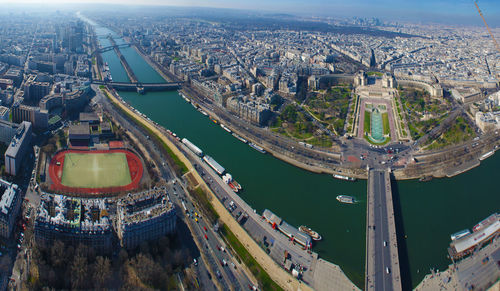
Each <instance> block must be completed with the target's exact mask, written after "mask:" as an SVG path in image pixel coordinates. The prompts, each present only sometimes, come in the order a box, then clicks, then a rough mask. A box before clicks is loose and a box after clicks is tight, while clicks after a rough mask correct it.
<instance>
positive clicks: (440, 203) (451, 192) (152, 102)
mask: <svg viewBox="0 0 500 291" xmlns="http://www.w3.org/2000/svg"><path fill="white" fill-rule="evenodd" d="M96 32H97V34H98V38H99V41H100V43H101V45H102V46H103V47H106V46H108V45H109V40H107V39H106V36H107V35H108V34H109V33H111V34H112V36H113V37H114V38H115V39H116V42H117V44H120V43H124V41H123V40H122V39H121V38H119V37H118V36H117V35H116V34H114V33H113V32H111V31H110V30H108V29H106V28H103V27H96ZM121 52H122V54H123V55H124V57H125V58H126V60H127V61H128V63H129V65H130V66H131V68H132V70H133V71H134V73H135V75H136V76H137V77H138V79H139V81H141V82H143V83H157V82H162V81H163V79H162V78H161V76H160V75H159V74H158V73H157V72H156V71H154V70H153V69H152V68H151V67H150V66H149V64H147V62H146V61H144V60H143V59H142V57H141V56H140V55H139V54H138V53H137V52H136V51H135V50H134V49H133V48H122V49H121ZM103 59H104V61H105V62H107V63H108V64H109V67H110V71H111V73H112V76H113V80H114V81H118V82H120V81H124V82H128V81H129V79H128V77H127V74H126V72H125V70H124V69H123V67H122V66H121V64H120V61H119V59H118V57H117V56H116V54H115V52H114V51H113V50H111V51H108V52H105V53H103ZM120 95H121V96H122V98H123V99H125V100H126V101H127V102H129V103H130V104H131V105H132V106H134V107H135V108H137V109H138V110H139V111H141V112H142V113H144V114H146V115H147V116H148V117H149V118H151V119H152V120H154V121H156V122H158V123H159V124H161V125H162V126H164V127H165V128H168V129H170V130H172V131H174V132H176V133H177V134H178V135H179V136H181V137H186V138H188V139H189V140H191V141H192V142H193V143H194V144H196V145H197V146H198V147H200V148H201V149H202V150H203V151H204V153H206V154H208V155H210V156H212V157H213V158H214V159H215V160H217V161H218V162H219V163H220V164H222V165H223V166H224V167H225V168H226V170H227V171H228V172H230V173H231V174H232V175H233V177H234V178H235V179H236V180H237V181H238V182H239V183H240V184H241V185H242V186H243V188H244V190H243V192H242V193H241V194H240V195H241V197H242V198H243V199H244V200H245V201H246V202H247V203H249V204H250V205H251V206H252V207H253V208H255V209H256V210H257V211H258V212H259V213H262V211H263V210H264V209H266V208H268V209H270V210H271V211H273V212H275V213H276V214H278V215H279V216H281V217H282V218H283V219H284V220H286V221H287V222H289V223H290V224H292V225H295V226H297V227H298V226H299V225H307V226H309V227H311V228H312V229H314V230H316V231H318V232H319V233H320V234H321V235H322V236H323V240H322V241H320V242H318V243H317V244H315V245H314V248H313V250H314V251H315V252H317V253H318V254H319V255H320V256H321V257H322V258H324V259H327V260H329V261H331V262H333V263H335V264H338V265H340V267H341V268H342V270H343V271H344V272H345V273H346V274H347V275H348V277H349V278H350V279H351V280H352V281H353V282H354V283H355V284H356V285H358V286H360V287H363V285H364V267H365V266H364V264H365V224H366V181H357V182H346V181H340V180H336V179H334V178H332V177H331V176H330V175H321V174H314V173H311V172H308V171H305V170H302V169H299V168H296V167H294V166H291V165H289V164H287V163H285V162H282V161H280V160H278V159H276V158H274V157H272V156H271V155H269V154H266V155H264V154H261V153H259V152H257V151H256V150H254V149H252V148H250V147H249V146H248V145H246V144H243V143H242V142H240V141H238V140H237V139H236V138H234V137H233V136H231V135H230V134H229V133H227V132H226V131H224V130H223V129H222V128H221V127H220V126H219V125H216V124H214V123H213V122H212V121H210V119H208V118H207V117H206V116H204V115H202V114H201V113H199V112H198V111H197V110H195V109H194V108H193V106H191V104H189V103H187V102H186V101H184V100H183V99H182V98H181V97H180V96H179V94H178V93H177V92H175V91H170V92H148V93H147V94H145V95H139V94H137V93H135V92H120ZM499 165H500V155H498V154H496V155H494V156H493V157H491V158H489V159H488V160H486V161H484V162H483V163H482V165H481V166H480V167H478V168H475V169H473V170H471V171H469V172H467V173H465V174H462V175H459V176H457V177H454V178H449V179H435V180H432V181H430V182H425V183H423V182H417V181H402V182H394V183H393V190H394V200H395V204H396V205H395V209H396V216H397V220H398V221H397V224H398V230H399V233H398V235H399V236H400V260H401V266H402V270H401V272H402V275H403V278H406V280H405V282H406V284H405V286H406V287H410V286H412V287H415V286H416V285H417V284H418V283H419V282H420V281H421V280H422V278H423V277H424V276H425V275H426V274H427V273H429V272H430V271H429V270H430V268H435V269H440V270H444V269H445V268H446V267H447V265H448V264H449V263H450V260H449V259H448V258H447V247H448V245H449V242H450V234H451V233H454V232H457V231H459V230H461V229H464V228H469V229H470V228H472V226H473V225H474V224H476V223H477V222H479V221H480V220H481V219H483V218H486V217H487V216H489V215H490V214H491V213H494V212H498V211H499V210H500V190H498V186H497V184H496V180H495V178H496V177H495V175H498V174H497V173H499V172H500V166H499ZM339 194H346V195H352V196H355V197H356V198H357V199H358V200H360V202H359V203H357V204H355V205H344V204H340V203H338V202H337V201H336V200H335V197H336V196H337V195H339ZM405 236H406V237H407V238H405ZM405 289H406V288H405Z"/></svg>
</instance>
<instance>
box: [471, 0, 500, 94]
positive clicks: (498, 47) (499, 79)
mask: <svg viewBox="0 0 500 291" xmlns="http://www.w3.org/2000/svg"><path fill="white" fill-rule="evenodd" d="M474 5H476V8H477V12H479V15H481V18H482V19H483V22H484V25H485V26H486V29H488V33H489V34H490V36H491V39H493V42H494V43H495V46H496V47H497V51H498V52H499V53H500V46H499V45H498V42H497V40H496V39H495V36H494V35H493V33H492V32H491V29H490V27H489V26H488V23H487V22H486V19H485V18H484V16H483V13H482V12H481V9H479V5H477V0H474ZM485 60H486V57H485ZM488 70H489V67H488ZM490 73H491V71H490ZM496 79H497V81H498V83H497V87H498V84H499V83H500V76H498V75H497V76H496Z"/></svg>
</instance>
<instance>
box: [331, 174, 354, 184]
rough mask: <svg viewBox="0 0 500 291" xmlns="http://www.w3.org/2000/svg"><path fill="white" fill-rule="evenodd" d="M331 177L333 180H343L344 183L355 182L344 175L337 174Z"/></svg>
mask: <svg viewBox="0 0 500 291" xmlns="http://www.w3.org/2000/svg"><path fill="white" fill-rule="evenodd" d="M333 177H334V178H335V179H340V180H345V181H352V182H354V181H356V178H353V177H347V176H344V175H339V174H333Z"/></svg>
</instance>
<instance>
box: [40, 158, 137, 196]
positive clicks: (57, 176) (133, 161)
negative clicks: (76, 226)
mask: <svg viewBox="0 0 500 291" xmlns="http://www.w3.org/2000/svg"><path fill="white" fill-rule="evenodd" d="M68 153H79V154H82V153H88V154H101V153H124V154H125V156H126V157H127V164H128V169H129V172H130V178H131V180H132V181H131V182H130V184H127V185H124V186H118V187H104V188H80V187H69V186H64V185H63V184H62V182H61V178H62V172H63V167H64V157H65V155H66V154H68ZM57 162H59V163H60V164H59V165H57ZM143 172H144V168H143V166H142V163H141V160H140V159H139V157H138V156H137V155H136V154H134V153H132V152H131V151H129V150H125V149H112V150H77V149H70V150H63V151H60V152H58V153H56V154H55V155H54V157H52V160H51V161H50V164H49V175H50V179H51V180H52V185H51V186H50V189H51V190H54V191H62V192H66V193H76V194H78V193H82V194H108V193H117V192H122V191H131V190H134V189H137V188H139V183H140V181H141V178H142V174H143Z"/></svg>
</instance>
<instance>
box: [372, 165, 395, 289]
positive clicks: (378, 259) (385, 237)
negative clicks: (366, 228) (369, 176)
mask: <svg viewBox="0 0 500 291" xmlns="http://www.w3.org/2000/svg"><path fill="white" fill-rule="evenodd" d="M374 178H375V179H374V190H375V191H376V193H375V195H374V198H375V201H374V203H375V207H376V208H377V209H376V210H375V214H376V215H375V225H376V228H375V235H374V239H375V268H376V269H375V286H376V287H377V290H392V288H393V287H392V276H391V272H390V271H389V273H387V269H386V268H389V269H390V267H391V257H390V249H389V247H388V242H389V228H388V216H387V203H386V202H387V200H386V191H385V190H386V189H385V173H384V172H377V173H375V175H374ZM384 242H385V243H384Z"/></svg>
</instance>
